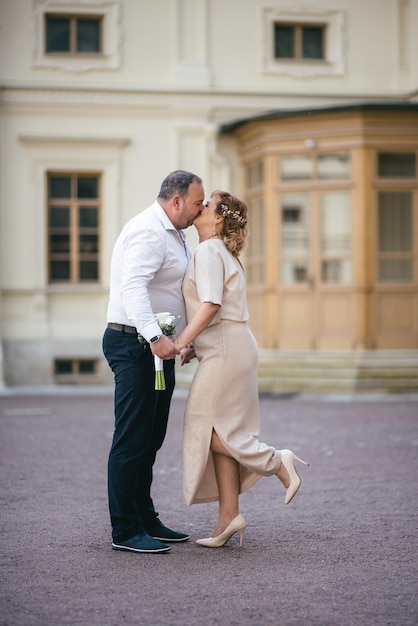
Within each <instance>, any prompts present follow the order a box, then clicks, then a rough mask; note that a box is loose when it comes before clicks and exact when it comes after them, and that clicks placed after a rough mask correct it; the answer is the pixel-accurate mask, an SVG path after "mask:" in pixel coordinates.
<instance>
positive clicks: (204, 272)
mask: <svg viewBox="0 0 418 626" xmlns="http://www.w3.org/2000/svg"><path fill="white" fill-rule="evenodd" d="M205 244H206V245H205ZM194 263H195V268H194V270H195V282H196V289H197V294H198V297H199V300H200V302H211V303H212V304H219V305H220V306H222V299H223V291H224V281H225V266H224V262H223V259H222V255H221V254H220V251H219V250H218V249H217V248H215V247H214V246H211V245H210V243H209V242H206V241H205V242H204V243H203V244H200V245H199V246H198V247H197V248H196V250H195V256H194Z"/></svg>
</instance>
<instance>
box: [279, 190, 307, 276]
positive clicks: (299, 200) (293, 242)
mask: <svg viewBox="0 0 418 626" xmlns="http://www.w3.org/2000/svg"><path fill="white" fill-rule="evenodd" d="M281 222H282V225H281V233H282V237H281V251H282V259H281V270H282V282H283V283H284V284H287V285H292V284H295V283H306V282H307V281H308V278H309V276H308V274H309V271H308V270H309V228H310V226H309V196H308V195H306V194H286V195H284V196H283V197H282V205H281Z"/></svg>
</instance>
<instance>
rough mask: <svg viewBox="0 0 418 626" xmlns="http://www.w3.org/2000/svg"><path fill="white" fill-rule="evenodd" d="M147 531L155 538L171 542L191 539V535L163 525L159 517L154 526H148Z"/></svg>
mask: <svg viewBox="0 0 418 626" xmlns="http://www.w3.org/2000/svg"><path fill="white" fill-rule="evenodd" d="M146 531H147V533H148V534H149V535H150V536H151V537H152V538H153V539H161V540H162V541H167V542H171V543H179V542H181V541H187V540H188V539H189V535H185V534H184V533H178V532H177V531H175V530H171V528H167V527H166V526H163V524H162V523H161V522H160V520H159V519H157V520H155V521H154V522H153V525H152V526H146Z"/></svg>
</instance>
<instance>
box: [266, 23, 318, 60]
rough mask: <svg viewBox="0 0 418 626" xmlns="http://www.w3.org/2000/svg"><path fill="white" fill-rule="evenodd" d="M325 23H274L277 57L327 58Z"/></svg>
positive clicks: (275, 53) (275, 54)
mask: <svg viewBox="0 0 418 626" xmlns="http://www.w3.org/2000/svg"><path fill="white" fill-rule="evenodd" d="M325 35H326V26H325V25H324V24H290V23H288V22H276V23H275V24H274V56H275V58H276V59H280V60H282V59H286V60H289V59H296V60H297V59H299V60H300V59H303V60H319V61H322V60H324V59H325Z"/></svg>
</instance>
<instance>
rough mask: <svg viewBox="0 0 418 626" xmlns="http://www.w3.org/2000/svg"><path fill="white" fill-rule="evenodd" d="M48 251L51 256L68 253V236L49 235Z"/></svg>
mask: <svg viewBox="0 0 418 626" xmlns="http://www.w3.org/2000/svg"><path fill="white" fill-rule="evenodd" d="M49 251H50V252H51V253H52V254H66V253H68V252H69V251H70V235H51V236H50V238H49Z"/></svg>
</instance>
